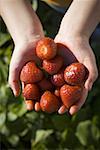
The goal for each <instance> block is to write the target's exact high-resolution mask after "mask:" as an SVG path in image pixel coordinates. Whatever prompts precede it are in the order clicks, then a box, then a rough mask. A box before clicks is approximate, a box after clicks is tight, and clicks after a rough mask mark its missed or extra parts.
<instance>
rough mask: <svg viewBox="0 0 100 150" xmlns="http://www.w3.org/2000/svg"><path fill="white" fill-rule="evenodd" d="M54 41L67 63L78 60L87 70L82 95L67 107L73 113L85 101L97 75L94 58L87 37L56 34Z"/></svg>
mask: <svg viewBox="0 0 100 150" xmlns="http://www.w3.org/2000/svg"><path fill="white" fill-rule="evenodd" d="M55 42H56V43H58V50H59V52H60V53H61V54H62V55H63V57H64V60H65V62H66V63H67V64H71V63H73V62H76V61H78V62H80V63H82V64H84V66H85V67H86V68H87V69H88V71H89V75H88V78H87V80H86V82H85V85H84V90H83V95H82V97H81V99H80V101H78V102H77V103H76V104H74V105H73V106H71V107H70V109H69V113H70V114H71V115H73V114H75V113H76V112H77V111H78V110H79V109H80V108H81V107H82V105H83V104H84V103H85V100H86V98H87V95H88V91H90V90H91V88H92V85H93V83H94V81H95V80H96V78H97V76H98V71H97V67H96V60H95V56H94V54H93V51H92V49H91V47H90V45H89V42H88V39H87V38H83V37H75V38H74V37H71V38H69V37H68V38H67V36H63V35H60V34H58V35H57V36H56V38H55ZM62 45H63V46H62Z"/></svg>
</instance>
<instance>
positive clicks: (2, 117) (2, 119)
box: [0, 112, 6, 128]
mask: <svg viewBox="0 0 100 150" xmlns="http://www.w3.org/2000/svg"><path fill="white" fill-rule="evenodd" d="M5 121H6V112H0V128H1V127H2V126H3V125H4V123H5Z"/></svg>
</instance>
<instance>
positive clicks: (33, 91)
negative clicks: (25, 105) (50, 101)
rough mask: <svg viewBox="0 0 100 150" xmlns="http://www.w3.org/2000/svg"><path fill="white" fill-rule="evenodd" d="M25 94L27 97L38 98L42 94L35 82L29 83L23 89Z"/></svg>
mask: <svg viewBox="0 0 100 150" xmlns="http://www.w3.org/2000/svg"><path fill="white" fill-rule="evenodd" d="M23 96H24V97H25V98H26V99H32V100H34V99H38V98H39V96H40V93H39V88H38V86H37V85H35V84H27V85H26V86H25V88H24V89H23Z"/></svg>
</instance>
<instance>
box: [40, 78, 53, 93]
mask: <svg viewBox="0 0 100 150" xmlns="http://www.w3.org/2000/svg"><path fill="white" fill-rule="evenodd" d="M38 85H39V87H40V89H41V90H42V91H46V90H51V89H52V88H53V85H52V83H51V82H50V81H49V80H47V79H46V78H44V79H43V80H41V81H40V82H38Z"/></svg>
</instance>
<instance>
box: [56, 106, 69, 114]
mask: <svg viewBox="0 0 100 150" xmlns="http://www.w3.org/2000/svg"><path fill="white" fill-rule="evenodd" d="M67 111H68V109H67V108H66V107H65V105H62V106H61V107H60V108H59V110H58V114H64V113H65V112H67Z"/></svg>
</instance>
